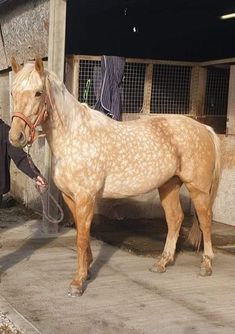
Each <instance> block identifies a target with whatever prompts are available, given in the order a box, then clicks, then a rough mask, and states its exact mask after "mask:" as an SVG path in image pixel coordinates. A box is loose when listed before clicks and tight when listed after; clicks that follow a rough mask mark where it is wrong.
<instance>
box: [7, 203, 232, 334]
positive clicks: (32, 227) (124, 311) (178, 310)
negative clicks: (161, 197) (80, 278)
mask: <svg viewBox="0 0 235 334" xmlns="http://www.w3.org/2000/svg"><path fill="white" fill-rule="evenodd" d="M189 225H190V218H189V219H187V220H186V222H185V224H184V226H183V229H182V233H181V238H180V242H179V244H178V254H177V259H176V263H175V265H174V266H171V267H169V268H168V270H167V272H166V273H164V274H153V273H151V272H150V271H149V270H148V269H149V268H150V267H151V266H152V264H153V262H154V261H155V260H154V259H153V257H154V258H155V257H157V256H158V255H159V254H160V252H161V251H162V249H163V246H164V240H165V237H166V224H165V222H164V220H145V219H139V220H130V219H128V220H126V219H122V220H119V221H117V220H110V219H107V218H106V217H101V216H97V217H95V219H94V224H93V227H92V242H91V246H92V251H93V255H94V262H93V264H92V267H91V274H92V278H91V280H90V281H88V284H87V288H86V290H85V292H84V294H83V296H82V297H80V298H69V297H68V296H67V288H68V284H69V282H70V280H71V279H72V277H73V273H74V271H75V266H76V248H75V229H74V228H68V227H63V228H61V231H60V233H59V234H58V235H57V236H50V237H48V236H45V235H44V234H43V232H42V228H41V221H40V219H39V217H38V216H37V215H35V214H34V213H33V212H31V211H27V210H25V209H24V208H23V207H15V208H11V209H6V210H1V214H0V232H1V235H0V244H1V246H2V247H1V249H0V252H1V257H0V266H1V283H0V311H1V312H3V313H4V312H5V313H6V314H7V316H8V317H9V319H10V320H11V321H13V323H14V325H15V326H16V327H17V328H18V329H19V330H21V331H22V333H24V334H25V333H26V334H31V333H43V334H54V333H55V334H57V333H59V334H60V333H61V334H64V333H69V334H77V333H82V334H88V333H92V334H93V333H94V334H96V333H98V334H99V333H100V334H101V333H102V334H109V333H110V334H116V333H117V334H122V333H123V334H124V333H125V334H126V333H127V334H140V333H142V334H143V333H144V334H148V333H151V334H152V333H153V334H155V333H156V334H158V333H160V334H168V333H169V334H172V333H173V334H188V333H200V334H201V333H202V334H204V333H205V334H206V333H210V334H211V333H212V334H217V333H218V334H219V333H220V334H230V333H231V334H232V333H235V318H234V314H235V280H234V277H235V266H234V251H233V249H234V245H235V228H234V227H231V226H226V225H222V224H216V223H214V224H213V231H214V232H213V242H214V246H215V260H214V261H213V268H214V272H213V275H212V276H211V277H206V278H202V277H200V276H199V275H198V272H199V266H200V256H201V253H195V252H194V251H193V250H192V248H191V247H190V246H189V245H187V243H186V236H187V232H188V229H189ZM104 241H105V242H104ZM221 249H222V251H221ZM137 254H138V256H137Z"/></svg>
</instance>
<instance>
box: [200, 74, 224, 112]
mask: <svg viewBox="0 0 235 334" xmlns="http://www.w3.org/2000/svg"><path fill="white" fill-rule="evenodd" d="M228 86H229V69H227V68H226V69H221V68H208V69H207V82H206V97H205V108H204V115H206V116H226V114H227V104H228Z"/></svg>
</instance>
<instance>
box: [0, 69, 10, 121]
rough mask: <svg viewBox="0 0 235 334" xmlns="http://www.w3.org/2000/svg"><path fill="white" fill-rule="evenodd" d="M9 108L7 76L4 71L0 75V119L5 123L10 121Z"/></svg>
mask: <svg viewBox="0 0 235 334" xmlns="http://www.w3.org/2000/svg"><path fill="white" fill-rule="evenodd" d="M9 107H10V98H9V74H8V72H7V71H4V72H2V73H0V117H1V118H2V119H3V120H4V121H5V122H6V123H9V121H10V114H9Z"/></svg>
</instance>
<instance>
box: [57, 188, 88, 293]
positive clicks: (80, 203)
mask: <svg viewBox="0 0 235 334" xmlns="http://www.w3.org/2000/svg"><path fill="white" fill-rule="evenodd" d="M63 198H64V200H65V202H66V203H67V205H68V206H69V208H70V210H71V212H72V214H73V217H74V220H75V224H76V228H77V238H76V241H77V253H78V269H77V272H76V275H75V278H74V279H73V281H72V282H71V284H70V290H69V295H70V296H79V295H81V294H82V293H83V289H84V282H85V280H86V279H88V278H89V267H90V264H91V263H92V252H91V247H90V225H91V221H92V217H93V212H94V201H93V200H92V198H91V197H90V196H89V195H87V194H82V193H79V199H78V200H77V201H76V202H74V201H72V200H71V199H70V198H69V197H67V196H66V195H64V194H63Z"/></svg>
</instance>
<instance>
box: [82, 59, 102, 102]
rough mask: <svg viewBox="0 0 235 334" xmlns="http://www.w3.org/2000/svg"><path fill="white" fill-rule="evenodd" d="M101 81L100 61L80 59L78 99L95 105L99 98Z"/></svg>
mask: <svg viewBox="0 0 235 334" xmlns="http://www.w3.org/2000/svg"><path fill="white" fill-rule="evenodd" d="M100 83H101V66H100V61H96V60H80V66H79V90H78V100H79V101H80V102H86V103H87V104H88V105H89V106H90V107H93V106H94V105H95V103H96V101H97V98H98V94H99V88H100Z"/></svg>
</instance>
